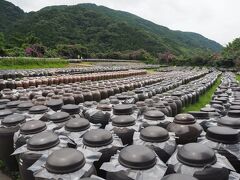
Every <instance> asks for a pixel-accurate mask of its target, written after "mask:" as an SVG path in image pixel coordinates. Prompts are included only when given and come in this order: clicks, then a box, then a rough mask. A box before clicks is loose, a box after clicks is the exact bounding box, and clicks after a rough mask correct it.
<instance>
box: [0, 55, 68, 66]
mask: <svg viewBox="0 0 240 180" xmlns="http://www.w3.org/2000/svg"><path fill="white" fill-rule="evenodd" d="M67 65H68V62H67V61H65V60H64V59H47V58H21V57H19V58H1V59H0V69H34V68H62V67H66V66H67Z"/></svg>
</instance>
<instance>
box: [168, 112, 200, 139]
mask: <svg viewBox="0 0 240 180" xmlns="http://www.w3.org/2000/svg"><path fill="white" fill-rule="evenodd" d="M167 130H168V131H171V132H174V133H175V134H176V142H177V144H186V143H190V142H196V141H197V138H198V137H199V136H200V134H201V133H202V127H201V126H200V125H199V124H198V123H197V122H196V119H195V118H194V117H193V116H192V115H191V114H178V115H177V116H175V117H174V120H173V122H172V123H170V124H169V125H168V127H167Z"/></svg>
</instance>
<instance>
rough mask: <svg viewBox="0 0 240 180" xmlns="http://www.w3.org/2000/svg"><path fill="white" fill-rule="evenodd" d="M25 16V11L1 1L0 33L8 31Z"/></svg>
mask: <svg viewBox="0 0 240 180" xmlns="http://www.w3.org/2000/svg"><path fill="white" fill-rule="evenodd" d="M23 16H24V11H23V10H22V9H20V8H19V7H17V6H15V5H14V4H12V3H9V2H7V1H4V0H0V31H7V29H8V27H9V26H10V25H12V24H13V23H15V22H16V21H17V20H18V19H21V18H22V17H23Z"/></svg>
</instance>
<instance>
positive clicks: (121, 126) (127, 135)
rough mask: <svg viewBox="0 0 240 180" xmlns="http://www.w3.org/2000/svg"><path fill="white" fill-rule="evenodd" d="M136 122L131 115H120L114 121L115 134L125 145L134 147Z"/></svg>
mask: <svg viewBox="0 0 240 180" xmlns="http://www.w3.org/2000/svg"><path fill="white" fill-rule="evenodd" d="M135 123H136V120H135V119H134V118H133V117H132V116H129V115H120V116H116V117H114V118H113V119H112V126H113V132H114V133H115V134H116V135H117V136H118V137H119V138H120V139H121V140H122V142H123V144H124V145H132V143H133V134H134V132H135V130H134V129H131V126H133V125H135Z"/></svg>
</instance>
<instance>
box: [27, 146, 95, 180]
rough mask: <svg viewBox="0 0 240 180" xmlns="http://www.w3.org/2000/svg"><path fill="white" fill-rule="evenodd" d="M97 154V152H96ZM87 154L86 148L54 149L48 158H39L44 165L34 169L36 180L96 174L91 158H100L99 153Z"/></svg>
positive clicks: (36, 166)
mask: <svg viewBox="0 0 240 180" xmlns="http://www.w3.org/2000/svg"><path fill="white" fill-rule="evenodd" d="M95 154H96V153H95ZM95 156H96V157H94V153H92V155H89V154H87V152H86V151H85V150H84V149H72V148H63V149H59V150H56V151H54V152H53V153H52V154H50V155H49V156H48V157H47V159H46V160H39V161H38V162H39V163H42V164H43V165H42V166H39V165H35V164H34V165H33V166H35V167H34V168H33V169H32V167H30V169H31V170H33V172H34V175H36V177H35V179H36V180H47V179H68V178H67V177H69V176H70V177H69V178H70V179H71V178H73V179H76V178H80V179H82V178H86V177H91V176H92V175H95V174H96V171H95V167H94V165H93V163H92V162H91V158H93V159H98V156H99V155H98V154H96V155H95ZM43 169H44V171H46V173H45V174H41V173H40V175H39V174H38V173H39V172H41V171H43Z"/></svg>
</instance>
